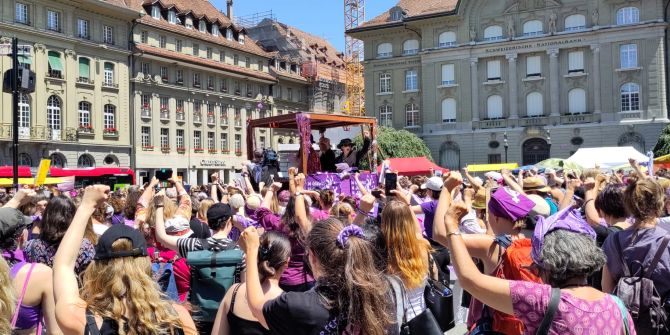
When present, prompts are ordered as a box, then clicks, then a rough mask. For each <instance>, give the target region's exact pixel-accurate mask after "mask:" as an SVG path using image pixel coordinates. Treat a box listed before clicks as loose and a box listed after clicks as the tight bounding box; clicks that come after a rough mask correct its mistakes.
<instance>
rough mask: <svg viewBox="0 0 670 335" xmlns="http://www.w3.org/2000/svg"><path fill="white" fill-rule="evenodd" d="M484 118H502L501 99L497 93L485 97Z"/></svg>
mask: <svg viewBox="0 0 670 335" xmlns="http://www.w3.org/2000/svg"><path fill="white" fill-rule="evenodd" d="M486 118H487V119H488V120H497V119H502V118H503V100H502V97H501V96H499V95H492V96H490V97H488V99H486Z"/></svg>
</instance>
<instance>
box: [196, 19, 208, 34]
mask: <svg viewBox="0 0 670 335" xmlns="http://www.w3.org/2000/svg"><path fill="white" fill-rule="evenodd" d="M198 30H200V32H201V33H206V32H207V23H206V22H205V21H204V20H200V22H198Z"/></svg>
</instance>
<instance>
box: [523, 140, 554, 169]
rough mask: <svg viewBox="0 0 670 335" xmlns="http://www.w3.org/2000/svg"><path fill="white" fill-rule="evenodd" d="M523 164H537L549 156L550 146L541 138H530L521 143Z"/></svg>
mask: <svg viewBox="0 0 670 335" xmlns="http://www.w3.org/2000/svg"><path fill="white" fill-rule="evenodd" d="M521 153H522V156H523V162H522V164H523V165H533V164H537V163H539V162H541V161H543V160H545V159H548V158H550V156H551V146H550V145H549V143H547V141H546V140H545V139H543V138H531V139H529V140H527V141H526V142H524V143H523V149H522V152H521Z"/></svg>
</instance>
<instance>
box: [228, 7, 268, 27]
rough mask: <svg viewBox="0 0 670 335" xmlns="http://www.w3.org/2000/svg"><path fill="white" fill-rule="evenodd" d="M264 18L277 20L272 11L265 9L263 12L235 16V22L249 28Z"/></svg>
mask: <svg viewBox="0 0 670 335" xmlns="http://www.w3.org/2000/svg"><path fill="white" fill-rule="evenodd" d="M265 19H270V20H272V21H277V16H276V15H275V14H274V12H272V10H267V11H264V12H257V13H253V14H249V15H245V16H239V17H236V18H235V23H236V24H237V25H238V26H241V27H243V28H251V27H255V26H256V25H258V24H259V23H260V22H261V21H263V20H265Z"/></svg>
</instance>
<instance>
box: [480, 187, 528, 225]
mask: <svg viewBox="0 0 670 335" xmlns="http://www.w3.org/2000/svg"><path fill="white" fill-rule="evenodd" d="M488 206H489V211H491V213H492V214H493V215H495V216H498V217H503V218H507V219H509V220H511V221H518V220H520V219H523V218H525V217H526V216H528V213H530V211H531V210H532V209H533V207H535V203H534V202H533V201H532V200H530V199H528V197H526V196H525V195H524V194H522V193H519V192H517V191H514V190H512V189H510V188H509V187H500V188H498V190H497V191H496V192H495V193H493V194H492V195H491V200H490V201H489V204H488Z"/></svg>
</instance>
